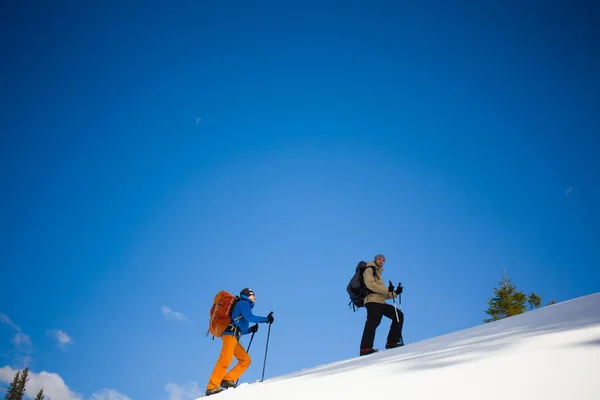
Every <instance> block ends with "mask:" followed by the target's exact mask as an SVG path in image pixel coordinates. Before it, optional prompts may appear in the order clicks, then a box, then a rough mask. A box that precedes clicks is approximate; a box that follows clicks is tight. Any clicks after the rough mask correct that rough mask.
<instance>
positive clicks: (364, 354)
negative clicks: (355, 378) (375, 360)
mask: <svg viewBox="0 0 600 400" xmlns="http://www.w3.org/2000/svg"><path fill="white" fill-rule="evenodd" d="M378 351H379V350H377V349H360V355H361V356H366V355H368V354H373V353H377V352H378Z"/></svg>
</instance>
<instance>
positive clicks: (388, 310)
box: [382, 304, 404, 347]
mask: <svg viewBox="0 0 600 400" xmlns="http://www.w3.org/2000/svg"><path fill="white" fill-rule="evenodd" d="M396 310H397V309H396V307H394V306H393V305H391V304H385V306H384V308H383V310H382V313H383V315H385V316H386V317H387V318H389V319H391V320H392V323H391V325H390V331H389V332H388V336H387V345H392V346H394V347H397V346H398V344H400V343H402V326H403V325H404V314H403V313H402V311H400V310H397V311H398V319H396Z"/></svg>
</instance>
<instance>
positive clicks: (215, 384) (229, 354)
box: [206, 335, 238, 392]
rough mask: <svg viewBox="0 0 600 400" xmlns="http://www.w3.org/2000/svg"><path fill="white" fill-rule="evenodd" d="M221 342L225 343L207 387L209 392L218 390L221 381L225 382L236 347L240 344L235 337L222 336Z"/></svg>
mask: <svg viewBox="0 0 600 400" xmlns="http://www.w3.org/2000/svg"><path fill="white" fill-rule="evenodd" d="M221 341H222V342H223V344H222V346H221V353H220V354H219V359H218V360H217V363H216V364H215V367H214V369H213V372H212V374H211V375H210V379H209V380H208V385H207V386H206V391H207V392H208V391H210V390H213V389H217V388H219V387H220V386H221V381H222V380H223V377H224V376H225V374H226V373H227V368H229V365H230V364H231V361H232V360H233V354H234V351H235V345H236V344H238V341H237V339H236V338H235V336H233V335H223V336H221Z"/></svg>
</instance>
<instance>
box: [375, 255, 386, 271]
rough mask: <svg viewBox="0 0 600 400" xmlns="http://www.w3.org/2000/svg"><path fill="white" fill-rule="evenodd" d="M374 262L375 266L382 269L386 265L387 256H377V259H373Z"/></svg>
mask: <svg viewBox="0 0 600 400" xmlns="http://www.w3.org/2000/svg"><path fill="white" fill-rule="evenodd" d="M373 261H375V264H377V266H378V267H379V268H381V267H383V264H384V263H385V256H384V255H383V254H377V255H376V256H375V257H373Z"/></svg>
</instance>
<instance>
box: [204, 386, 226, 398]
mask: <svg viewBox="0 0 600 400" xmlns="http://www.w3.org/2000/svg"><path fill="white" fill-rule="evenodd" d="M222 391H223V389H221V388H220V387H217V388H214V389H206V395H207V396H210V395H211V394H217V393H221V392H222Z"/></svg>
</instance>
